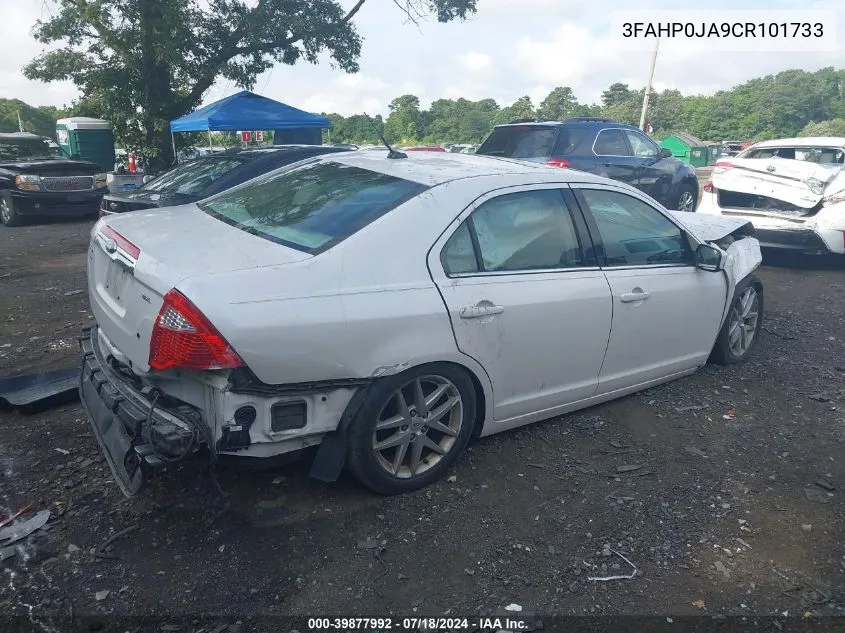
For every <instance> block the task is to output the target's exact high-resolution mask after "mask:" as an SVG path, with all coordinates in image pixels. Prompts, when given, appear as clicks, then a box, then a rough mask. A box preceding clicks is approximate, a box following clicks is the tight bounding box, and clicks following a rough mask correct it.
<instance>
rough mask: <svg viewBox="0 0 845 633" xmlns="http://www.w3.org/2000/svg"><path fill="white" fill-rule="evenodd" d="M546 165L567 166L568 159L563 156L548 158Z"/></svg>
mask: <svg viewBox="0 0 845 633" xmlns="http://www.w3.org/2000/svg"><path fill="white" fill-rule="evenodd" d="M546 165H551V166H552V167H565V168H568V167H569V161H568V160H566V159H565V158H550V159H549V160H547V161H546Z"/></svg>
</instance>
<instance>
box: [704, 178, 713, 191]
mask: <svg viewBox="0 0 845 633" xmlns="http://www.w3.org/2000/svg"><path fill="white" fill-rule="evenodd" d="M704 191H705V193H713V182H712V181H709V180H708V181H707V182H706V183H704Z"/></svg>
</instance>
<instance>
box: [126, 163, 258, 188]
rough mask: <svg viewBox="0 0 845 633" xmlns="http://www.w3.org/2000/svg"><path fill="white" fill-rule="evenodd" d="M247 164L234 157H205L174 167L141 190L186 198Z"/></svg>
mask: <svg viewBox="0 0 845 633" xmlns="http://www.w3.org/2000/svg"><path fill="white" fill-rule="evenodd" d="M246 162H247V159H245V158H237V157H234V156H207V157H205V158H200V159H198V160H194V161H191V162H190V163H184V164H182V165H178V166H177V167H174V168H173V169H171V170H170V171H168V172H167V173H165V174H162V175H161V176H159V177H158V178H156V179H155V180H151V181H150V182H148V183H147V184H146V185H144V187H143V189H144V190H145V191H158V192H161V193H181V194H184V195H186V196H191V195H199V194H201V193H202V192H203V191H205V190H206V189H208V188H209V187H210V186H211V185H212V183H214V181H215V180H217V179H218V178H220V176H222V175H224V174H227V173H229V172H230V171H232V170H233V169H234V168H235V167H239V166H240V165H243V164H244V163H246Z"/></svg>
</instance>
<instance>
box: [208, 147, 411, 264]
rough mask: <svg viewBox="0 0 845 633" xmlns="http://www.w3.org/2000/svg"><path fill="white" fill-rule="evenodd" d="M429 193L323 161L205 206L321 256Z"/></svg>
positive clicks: (384, 176) (266, 179) (259, 181)
mask: <svg viewBox="0 0 845 633" xmlns="http://www.w3.org/2000/svg"><path fill="white" fill-rule="evenodd" d="M426 189H427V187H426V186H425V185H422V184H419V183H416V182H411V181H410V180H404V179H402V178H396V177H394V176H389V175H387V174H382V173H379V172H375V171H369V170H367V169H361V168H358V167H350V166H348V165H342V164H340V163H335V162H330V161H326V162H323V161H317V162H312V163H307V164H305V165H302V166H299V167H296V168H294V169H289V168H288V169H286V168H283V169H282V170H278V171H275V172H271V173H270V174H266V175H264V176H261V177H259V178H256V179H255V180H252V181H250V182H248V183H246V184H245V185H242V186H240V187H236V188H235V189H230V190H228V191H225V192H223V193H221V194H219V195H217V196H214V197H213V198H210V199H208V200H207V201H205V202H204V203H203V204H201V205H199V206H200V208H201V209H202V210H203V211H205V212H206V213H208V214H210V215H212V216H214V217H216V218H218V219H219V220H222V221H223V222H226V223H227V224H231V225H232V226H235V227H237V228H239V229H242V230H244V231H247V232H249V233H254V234H256V235H259V236H261V237H263V238H265V239H269V240H271V241H274V242H278V243H280V244H284V245H285V246H290V247H291V248H295V249H297V250H301V251H305V252H308V253H312V254H317V253H319V252H322V251H324V250H327V249H329V248H331V247H332V246H334V245H335V244H338V243H339V242H341V241H343V240H344V239H346V238H347V237H349V236H350V235H353V234H354V233H356V232H358V231H360V230H361V229H362V228H364V227H365V226H367V225H368V224H370V223H371V222H373V221H374V220H376V219H377V218H379V217H381V216H383V215H384V214H386V213H387V212H389V211H391V210H392V209H394V208H396V207H398V206H399V205H400V204H402V203H403V202H405V201H407V200H410V199H411V198H413V197H414V196H416V195H418V194H420V193H421V192H423V191H425V190H426Z"/></svg>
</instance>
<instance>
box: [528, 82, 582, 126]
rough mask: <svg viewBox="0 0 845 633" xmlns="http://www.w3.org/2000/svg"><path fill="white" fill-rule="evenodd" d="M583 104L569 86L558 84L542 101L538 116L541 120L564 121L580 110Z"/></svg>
mask: <svg viewBox="0 0 845 633" xmlns="http://www.w3.org/2000/svg"><path fill="white" fill-rule="evenodd" d="M580 108H581V104H579V103H578V99H576V98H575V93H574V92H572V88H570V87H569V86H558V87H557V88H555V89H554V90H552V91H551V92H550V93H549V95H548V96H547V97H546V98H545V99H543V101H542V102H541V103H540V107H539V108H537V118H539V119H540V120H541V121H563V119H565V118H567V117H570V116H573V115H574V113H575V112H576V111H578V110H580Z"/></svg>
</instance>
